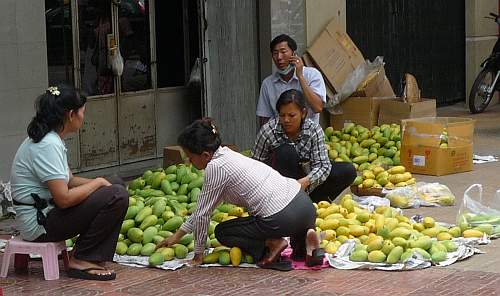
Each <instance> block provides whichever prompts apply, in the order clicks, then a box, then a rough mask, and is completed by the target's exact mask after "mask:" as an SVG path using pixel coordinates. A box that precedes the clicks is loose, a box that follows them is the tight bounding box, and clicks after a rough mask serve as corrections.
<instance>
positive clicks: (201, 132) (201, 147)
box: [177, 117, 221, 154]
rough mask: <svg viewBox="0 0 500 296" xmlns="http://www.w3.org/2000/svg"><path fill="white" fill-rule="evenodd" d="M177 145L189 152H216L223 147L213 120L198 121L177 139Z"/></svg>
mask: <svg viewBox="0 0 500 296" xmlns="http://www.w3.org/2000/svg"><path fill="white" fill-rule="evenodd" d="M177 143H178V144H179V145H180V146H181V147H182V148H185V149H187V150H189V152H191V153H194V154H202V153H203V152H204V151H207V152H215V150H217V149H218V148H219V146H220V145H221V139H220V134H219V131H218V130H217V128H216V127H215V124H214V121H213V120H212V119H211V118H208V117H206V118H202V119H198V120H196V121H195V122H193V123H191V124H190V125H188V126H187V127H186V128H184V130H183V131H182V133H181V134H180V135H179V137H178V138H177Z"/></svg>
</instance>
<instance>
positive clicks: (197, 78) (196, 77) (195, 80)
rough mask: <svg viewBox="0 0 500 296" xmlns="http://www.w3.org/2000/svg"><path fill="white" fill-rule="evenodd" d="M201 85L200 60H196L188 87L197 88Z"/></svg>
mask: <svg viewBox="0 0 500 296" xmlns="http://www.w3.org/2000/svg"><path fill="white" fill-rule="evenodd" d="M200 85H201V60H200V58H196V61H195V62H194V65H193V68H192V69H191V74H190V75H189V81H188V86H194V87H199V86H200Z"/></svg>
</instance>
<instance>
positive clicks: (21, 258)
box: [0, 237, 69, 281]
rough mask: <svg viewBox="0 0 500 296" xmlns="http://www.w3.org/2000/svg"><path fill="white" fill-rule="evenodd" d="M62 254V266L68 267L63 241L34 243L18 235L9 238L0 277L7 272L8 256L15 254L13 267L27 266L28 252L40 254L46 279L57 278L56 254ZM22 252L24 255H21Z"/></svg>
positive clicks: (57, 264)
mask: <svg viewBox="0 0 500 296" xmlns="http://www.w3.org/2000/svg"><path fill="white" fill-rule="evenodd" d="M59 253H61V254H62V257H63V260H64V268H65V269H66V270H67V269H68V261H69V259H68V252H67V251H66V244H65V243H64V241H62V242H56V243H35V242H28V241H24V240H22V239H21V238H20V237H14V238H11V239H10V240H9V241H8V242H7V245H6V246H5V253H4V255H3V260H2V270H1V272H0V277H3V278H4V277H7V273H8V272H9V263H10V257H11V256H12V255H14V254H15V259H14V266H15V268H27V267H28V259H29V254H39V255H41V256H42V263H43V275H44V277H45V279H46V280H48V281H50V280H57V279H59V261H58V258H57V256H58V255H59ZM21 254H24V255H21Z"/></svg>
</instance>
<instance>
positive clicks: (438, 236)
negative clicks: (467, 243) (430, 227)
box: [436, 232, 453, 241]
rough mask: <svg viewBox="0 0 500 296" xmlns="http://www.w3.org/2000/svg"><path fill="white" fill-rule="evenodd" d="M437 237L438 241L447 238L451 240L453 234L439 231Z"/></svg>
mask: <svg viewBox="0 0 500 296" xmlns="http://www.w3.org/2000/svg"><path fill="white" fill-rule="evenodd" d="M436 238H437V240H438V241H445V240H451V239H452V238H453V236H452V235H451V234H450V233H448V232H440V233H438V235H437V236H436Z"/></svg>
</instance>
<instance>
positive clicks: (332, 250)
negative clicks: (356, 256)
mask: <svg viewBox="0 0 500 296" xmlns="http://www.w3.org/2000/svg"><path fill="white" fill-rule="evenodd" d="M324 249H325V252H327V253H328V254H332V255H333V254H335V252H337V249H338V246H337V244H335V242H329V243H328V244H327V245H326V246H325V248H324Z"/></svg>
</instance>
